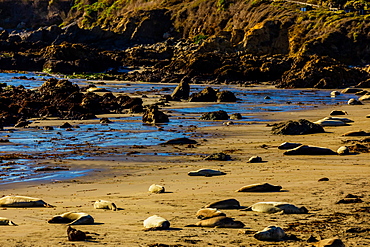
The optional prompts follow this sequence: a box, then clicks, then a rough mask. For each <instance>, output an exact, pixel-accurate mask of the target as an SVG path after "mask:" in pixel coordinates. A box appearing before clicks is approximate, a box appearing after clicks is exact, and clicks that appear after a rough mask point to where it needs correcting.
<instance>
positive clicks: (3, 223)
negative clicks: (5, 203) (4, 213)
mask: <svg viewBox="0 0 370 247" xmlns="http://www.w3.org/2000/svg"><path fill="white" fill-rule="evenodd" d="M0 226H17V224H15V223H14V222H13V221H11V220H9V219H8V218H4V217H0Z"/></svg>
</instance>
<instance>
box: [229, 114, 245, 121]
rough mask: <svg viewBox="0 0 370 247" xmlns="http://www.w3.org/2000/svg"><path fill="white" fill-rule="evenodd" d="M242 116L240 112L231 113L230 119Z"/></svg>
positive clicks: (237, 118)
mask: <svg viewBox="0 0 370 247" xmlns="http://www.w3.org/2000/svg"><path fill="white" fill-rule="evenodd" d="M242 118H243V117H242V114H240V113H233V114H231V115H230V119H231V120H240V119H242Z"/></svg>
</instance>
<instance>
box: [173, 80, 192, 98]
mask: <svg viewBox="0 0 370 247" xmlns="http://www.w3.org/2000/svg"><path fill="white" fill-rule="evenodd" d="M189 94H190V85H189V78H188V77H184V78H182V79H181V81H180V83H179V85H178V86H177V87H176V88H175V90H174V91H173V93H172V94H171V98H172V100H181V99H184V100H187V99H188V98H189Z"/></svg>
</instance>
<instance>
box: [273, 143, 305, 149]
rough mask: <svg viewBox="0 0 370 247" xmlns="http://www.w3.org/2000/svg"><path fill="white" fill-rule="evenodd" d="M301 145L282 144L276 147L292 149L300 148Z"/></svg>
mask: <svg viewBox="0 0 370 247" xmlns="http://www.w3.org/2000/svg"><path fill="white" fill-rule="evenodd" d="M301 145H302V144H301V143H293V142H283V143H282V144H280V145H279V146H278V149H292V148H296V147H299V146H301Z"/></svg>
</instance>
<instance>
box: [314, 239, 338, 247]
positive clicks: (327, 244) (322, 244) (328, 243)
mask: <svg viewBox="0 0 370 247" xmlns="http://www.w3.org/2000/svg"><path fill="white" fill-rule="evenodd" d="M311 244H313V245H315V246H316V247H345V245H344V243H343V242H342V240H340V239H339V238H328V239H323V240H320V241H319V242H317V243H311Z"/></svg>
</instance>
